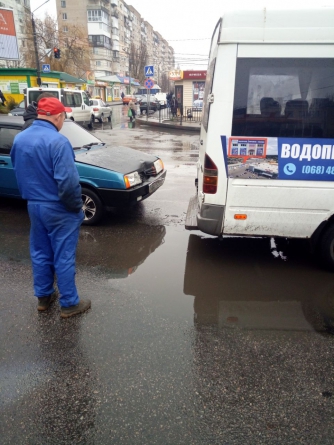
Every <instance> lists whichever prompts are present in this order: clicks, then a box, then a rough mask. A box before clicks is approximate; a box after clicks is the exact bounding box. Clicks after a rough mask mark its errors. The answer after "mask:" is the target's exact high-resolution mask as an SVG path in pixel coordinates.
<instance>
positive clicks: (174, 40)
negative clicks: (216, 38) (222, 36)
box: [166, 37, 211, 42]
mask: <svg viewBox="0 0 334 445" xmlns="http://www.w3.org/2000/svg"><path fill="white" fill-rule="evenodd" d="M166 40H167V42H186V41H187V40H211V37H205V38H204V39H173V40H171V39H166Z"/></svg>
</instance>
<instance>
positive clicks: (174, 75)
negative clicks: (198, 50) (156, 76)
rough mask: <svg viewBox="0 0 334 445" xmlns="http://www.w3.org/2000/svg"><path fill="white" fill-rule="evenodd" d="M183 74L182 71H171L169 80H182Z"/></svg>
mask: <svg viewBox="0 0 334 445" xmlns="http://www.w3.org/2000/svg"><path fill="white" fill-rule="evenodd" d="M182 74H183V72H182V71H181V70H171V71H169V74H168V78H169V80H182Z"/></svg>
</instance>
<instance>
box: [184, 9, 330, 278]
mask: <svg viewBox="0 0 334 445" xmlns="http://www.w3.org/2000/svg"><path fill="white" fill-rule="evenodd" d="M333 79H334V8H333V7H324V8H320V7H319V8H314V9H298V10H293V9H290V10H274V9H271V8H262V9H257V10H248V11H247V10H238V11H229V12H227V13H226V14H225V15H224V17H223V18H221V19H220V20H219V21H218V23H217V25H216V28H215V30H214V33H213V37H212V41H211V49H210V55H209V66H208V71H207V78H206V85H205V94H204V101H203V117H202V124H201V136H200V139H201V141H200V154H199V161H198V164H197V179H196V181H195V183H196V187H197V191H196V195H195V196H194V197H193V198H192V199H191V201H190V203H189V208H188V213H187V218H186V228H187V229H189V230H195V229H199V230H201V231H202V232H205V233H208V234H211V235H216V236H223V235H238V236H239V235H241V236H268V237H286V238H307V239H310V240H311V242H312V245H313V246H314V247H315V248H316V249H317V250H318V251H319V253H320V254H321V257H322V260H323V262H324V263H325V264H326V265H327V266H329V267H330V268H331V269H332V270H334V81H333Z"/></svg>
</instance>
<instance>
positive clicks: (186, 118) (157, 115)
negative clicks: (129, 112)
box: [141, 107, 202, 125]
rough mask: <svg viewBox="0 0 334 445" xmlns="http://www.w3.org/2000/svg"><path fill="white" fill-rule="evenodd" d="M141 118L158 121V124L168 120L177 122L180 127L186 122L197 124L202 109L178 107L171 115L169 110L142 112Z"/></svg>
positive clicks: (200, 117)
mask: <svg viewBox="0 0 334 445" xmlns="http://www.w3.org/2000/svg"><path fill="white" fill-rule="evenodd" d="M141 116H142V117H143V116H146V119H150V118H153V119H159V122H162V121H164V120H170V121H175V122H179V123H180V125H182V123H183V122H184V123H186V122H198V123H200V122H201V120H202V108H197V107H179V108H177V111H176V113H172V110H171V108H160V109H158V110H156V111H155V110H151V109H149V110H148V113H147V109H144V110H142V113H141Z"/></svg>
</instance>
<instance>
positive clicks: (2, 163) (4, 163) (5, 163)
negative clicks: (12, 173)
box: [0, 161, 8, 165]
mask: <svg viewBox="0 0 334 445" xmlns="http://www.w3.org/2000/svg"><path fill="white" fill-rule="evenodd" d="M0 165H8V162H5V161H0Z"/></svg>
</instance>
